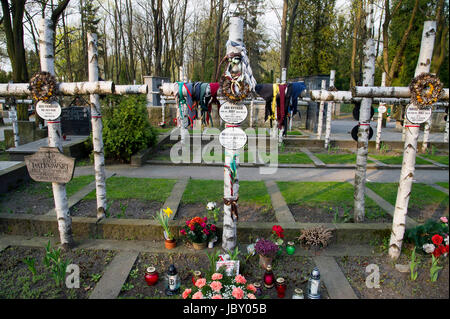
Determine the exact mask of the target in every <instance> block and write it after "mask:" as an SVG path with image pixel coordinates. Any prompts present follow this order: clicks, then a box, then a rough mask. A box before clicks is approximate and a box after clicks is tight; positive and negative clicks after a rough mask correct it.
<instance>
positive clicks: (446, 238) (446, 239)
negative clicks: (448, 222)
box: [444, 236, 448, 245]
mask: <svg viewBox="0 0 450 319" xmlns="http://www.w3.org/2000/svg"><path fill="white" fill-rule="evenodd" d="M444 241H445V244H446V245H448V236H447V237H445V239H444Z"/></svg>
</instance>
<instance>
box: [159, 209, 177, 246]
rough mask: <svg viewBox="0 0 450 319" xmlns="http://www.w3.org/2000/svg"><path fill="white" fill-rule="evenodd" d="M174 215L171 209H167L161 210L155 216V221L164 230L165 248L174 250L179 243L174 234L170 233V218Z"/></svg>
mask: <svg viewBox="0 0 450 319" xmlns="http://www.w3.org/2000/svg"><path fill="white" fill-rule="evenodd" d="M172 214H173V211H172V210H171V209H170V207H167V208H166V209H161V210H160V211H159V212H158V213H156V215H155V220H156V221H157V222H158V223H159V224H160V225H161V226H162V228H163V229H164V238H165V246H166V248H167V249H173V248H175V247H176V246H177V242H176V240H175V238H174V236H173V234H172V233H171V232H170V228H169V217H170V215H172Z"/></svg>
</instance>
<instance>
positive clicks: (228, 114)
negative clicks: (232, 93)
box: [219, 102, 248, 124]
mask: <svg viewBox="0 0 450 319" xmlns="http://www.w3.org/2000/svg"><path fill="white" fill-rule="evenodd" d="M247 113H248V111H247V108H246V107H245V105H244V104H232V103H228V102H225V103H224V104H222V105H221V106H220V110H219V115H220V118H221V119H222V120H223V121H224V122H226V123H231V124H239V123H242V122H243V121H244V120H245V119H246V118H247Z"/></svg>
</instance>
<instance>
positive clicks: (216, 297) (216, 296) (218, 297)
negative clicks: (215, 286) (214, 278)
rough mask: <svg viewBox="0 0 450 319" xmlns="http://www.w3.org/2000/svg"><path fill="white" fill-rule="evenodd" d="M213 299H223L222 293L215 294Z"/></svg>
mask: <svg viewBox="0 0 450 319" xmlns="http://www.w3.org/2000/svg"><path fill="white" fill-rule="evenodd" d="M211 299H223V298H222V295H214V296H212V298H211Z"/></svg>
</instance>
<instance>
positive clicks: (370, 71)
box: [354, 1, 375, 223]
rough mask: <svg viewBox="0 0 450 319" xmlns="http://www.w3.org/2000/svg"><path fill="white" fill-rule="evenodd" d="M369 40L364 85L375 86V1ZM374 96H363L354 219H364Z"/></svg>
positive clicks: (366, 51)
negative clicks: (373, 30)
mask: <svg viewBox="0 0 450 319" xmlns="http://www.w3.org/2000/svg"><path fill="white" fill-rule="evenodd" d="M367 10H368V12H367V13H368V17H367V32H368V33H367V34H368V37H367V40H366V43H365V45H364V72H363V86H373V83H374V77H375V41H374V39H373V38H372V34H373V32H372V28H373V2H372V1H371V2H370V4H369V5H368V6H367ZM371 107H372V98H363V99H362V101H361V107H360V111H359V129H358V142H357V153H356V171H355V192H354V221H355V222H356V223H359V222H363V221H364V213H365V193H366V192H365V188H366V169H367V153H368V149H369V147H368V146H369V128H370V115H371V112H370V110H371Z"/></svg>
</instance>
